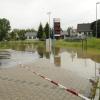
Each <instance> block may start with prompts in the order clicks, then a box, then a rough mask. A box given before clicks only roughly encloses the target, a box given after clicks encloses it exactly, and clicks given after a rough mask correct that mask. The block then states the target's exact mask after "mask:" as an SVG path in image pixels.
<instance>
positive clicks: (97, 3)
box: [96, 2, 100, 38]
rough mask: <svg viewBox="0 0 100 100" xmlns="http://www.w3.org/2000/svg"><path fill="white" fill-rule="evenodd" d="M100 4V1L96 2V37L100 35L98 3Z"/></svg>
mask: <svg viewBox="0 0 100 100" xmlns="http://www.w3.org/2000/svg"><path fill="white" fill-rule="evenodd" d="M98 4H100V2H97V3H96V38H97V36H98V19H97V13H98V12H97V5H98Z"/></svg>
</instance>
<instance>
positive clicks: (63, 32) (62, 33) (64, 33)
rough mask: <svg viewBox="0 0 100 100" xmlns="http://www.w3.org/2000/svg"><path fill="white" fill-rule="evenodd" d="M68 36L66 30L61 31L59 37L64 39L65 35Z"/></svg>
mask: <svg viewBox="0 0 100 100" xmlns="http://www.w3.org/2000/svg"><path fill="white" fill-rule="evenodd" d="M68 36H69V34H68V32H67V31H61V38H62V39H66V37H68Z"/></svg>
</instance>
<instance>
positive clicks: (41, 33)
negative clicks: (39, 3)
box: [37, 23, 44, 40]
mask: <svg viewBox="0 0 100 100" xmlns="http://www.w3.org/2000/svg"><path fill="white" fill-rule="evenodd" d="M43 34H44V32H43V27H42V24H41V23H40V25H39V28H38V32H37V38H39V40H42V39H43Z"/></svg>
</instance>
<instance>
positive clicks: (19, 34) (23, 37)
mask: <svg viewBox="0 0 100 100" xmlns="http://www.w3.org/2000/svg"><path fill="white" fill-rule="evenodd" d="M25 33H26V32H25V30H19V31H18V37H19V39H20V40H25Z"/></svg>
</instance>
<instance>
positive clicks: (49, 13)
mask: <svg viewBox="0 0 100 100" xmlns="http://www.w3.org/2000/svg"><path fill="white" fill-rule="evenodd" d="M47 14H48V16H49V51H50V15H51V12H48V13H47Z"/></svg>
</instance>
